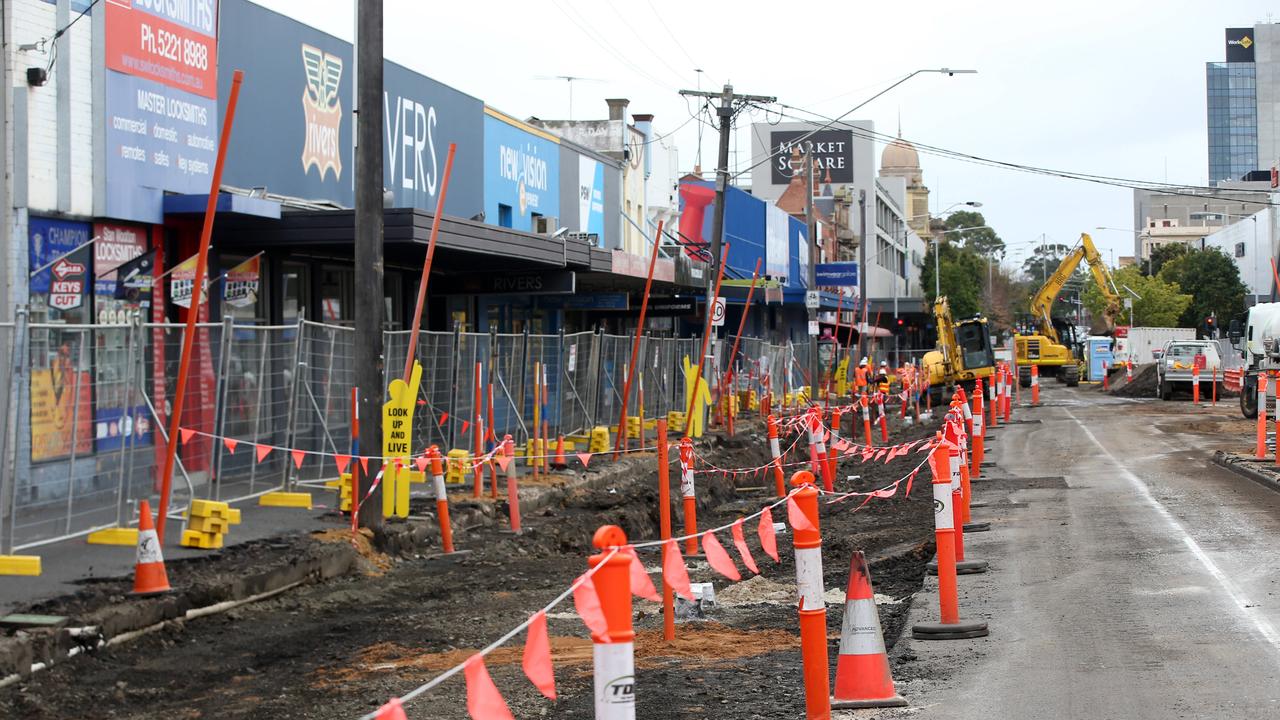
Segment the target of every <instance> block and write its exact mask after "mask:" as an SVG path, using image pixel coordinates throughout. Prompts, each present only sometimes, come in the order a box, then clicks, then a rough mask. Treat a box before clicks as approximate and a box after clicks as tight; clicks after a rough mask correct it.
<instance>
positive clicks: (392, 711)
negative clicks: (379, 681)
mask: <svg viewBox="0 0 1280 720" xmlns="http://www.w3.org/2000/svg"><path fill="white" fill-rule="evenodd" d="M374 720H409V718H408V717H406V716H405V714H404V706H403V705H401V704H400V698H391V699H390V700H388V701H387V704H386V705H383V706H382V707H380V708H378V716H377V717H376V718H374Z"/></svg>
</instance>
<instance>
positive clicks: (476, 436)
mask: <svg viewBox="0 0 1280 720" xmlns="http://www.w3.org/2000/svg"><path fill="white" fill-rule="evenodd" d="M482 372H483V371H482V369H481V367H480V363H478V362H477V363H476V371H475V376H474V378H473V379H474V382H473V383H472V388H473V389H474V390H475V392H474V398H473V399H472V403H473V404H472V406H471V407H472V413H471V446H472V453H473V455H472V459H473V462H475V465H474V466H473V467H472V472H473V473H474V474H475V488H474V494H473V497H480V496H481V495H482V494H484V463H482V462H480V456H481V455H484V433H483V432H482V429H483V427H484V420H483V419H482V418H483V415H482V414H481V410H480V408H481V407H482V405H481V399H482V398H483V395H482V394H481V390H480V378H481V373H482ZM463 447H466V443H465V442H464V443H463ZM495 489H496V488H495Z"/></svg>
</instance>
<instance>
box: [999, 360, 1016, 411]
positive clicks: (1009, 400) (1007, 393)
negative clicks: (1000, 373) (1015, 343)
mask: <svg viewBox="0 0 1280 720" xmlns="http://www.w3.org/2000/svg"><path fill="white" fill-rule="evenodd" d="M1014 381H1015V378H1014V377H1013V374H1012V373H1011V372H1009V367H1008V366H1007V365H1006V366H1005V369H1004V400H1003V401H1002V404H1001V407H1002V408H1004V421H1005V422H1009V416H1010V415H1012V414H1013V383H1014Z"/></svg>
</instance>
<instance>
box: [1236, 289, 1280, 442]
mask: <svg viewBox="0 0 1280 720" xmlns="http://www.w3.org/2000/svg"><path fill="white" fill-rule="evenodd" d="M1227 337H1228V338H1230V339H1231V346H1232V347H1233V348H1235V350H1236V352H1238V353H1240V354H1241V355H1242V356H1243V368H1242V370H1241V373H1242V377H1241V378H1240V412H1241V413H1242V414H1244V416H1245V417H1247V418H1255V417H1257V416H1258V373H1264V372H1272V371H1276V370H1280V303H1258V304H1257V305H1254V306H1253V307H1251V308H1249V309H1248V310H1246V311H1244V313H1243V314H1242V315H1239V316H1238V317H1236V318H1235V319H1234V320H1232V321H1231V325H1230V326H1229V329H1228V331H1227ZM1233 372H1234V371H1233Z"/></svg>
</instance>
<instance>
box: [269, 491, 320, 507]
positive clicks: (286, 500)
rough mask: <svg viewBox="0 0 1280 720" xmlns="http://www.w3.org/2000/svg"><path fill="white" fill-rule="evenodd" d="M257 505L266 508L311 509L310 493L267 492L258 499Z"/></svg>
mask: <svg viewBox="0 0 1280 720" xmlns="http://www.w3.org/2000/svg"><path fill="white" fill-rule="evenodd" d="M258 504H259V505H263V506H266V507H291V508H305V509H307V510H310V509H311V493H305V492H269V493H267V494H266V495H263V496H262V497H260V498H258Z"/></svg>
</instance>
